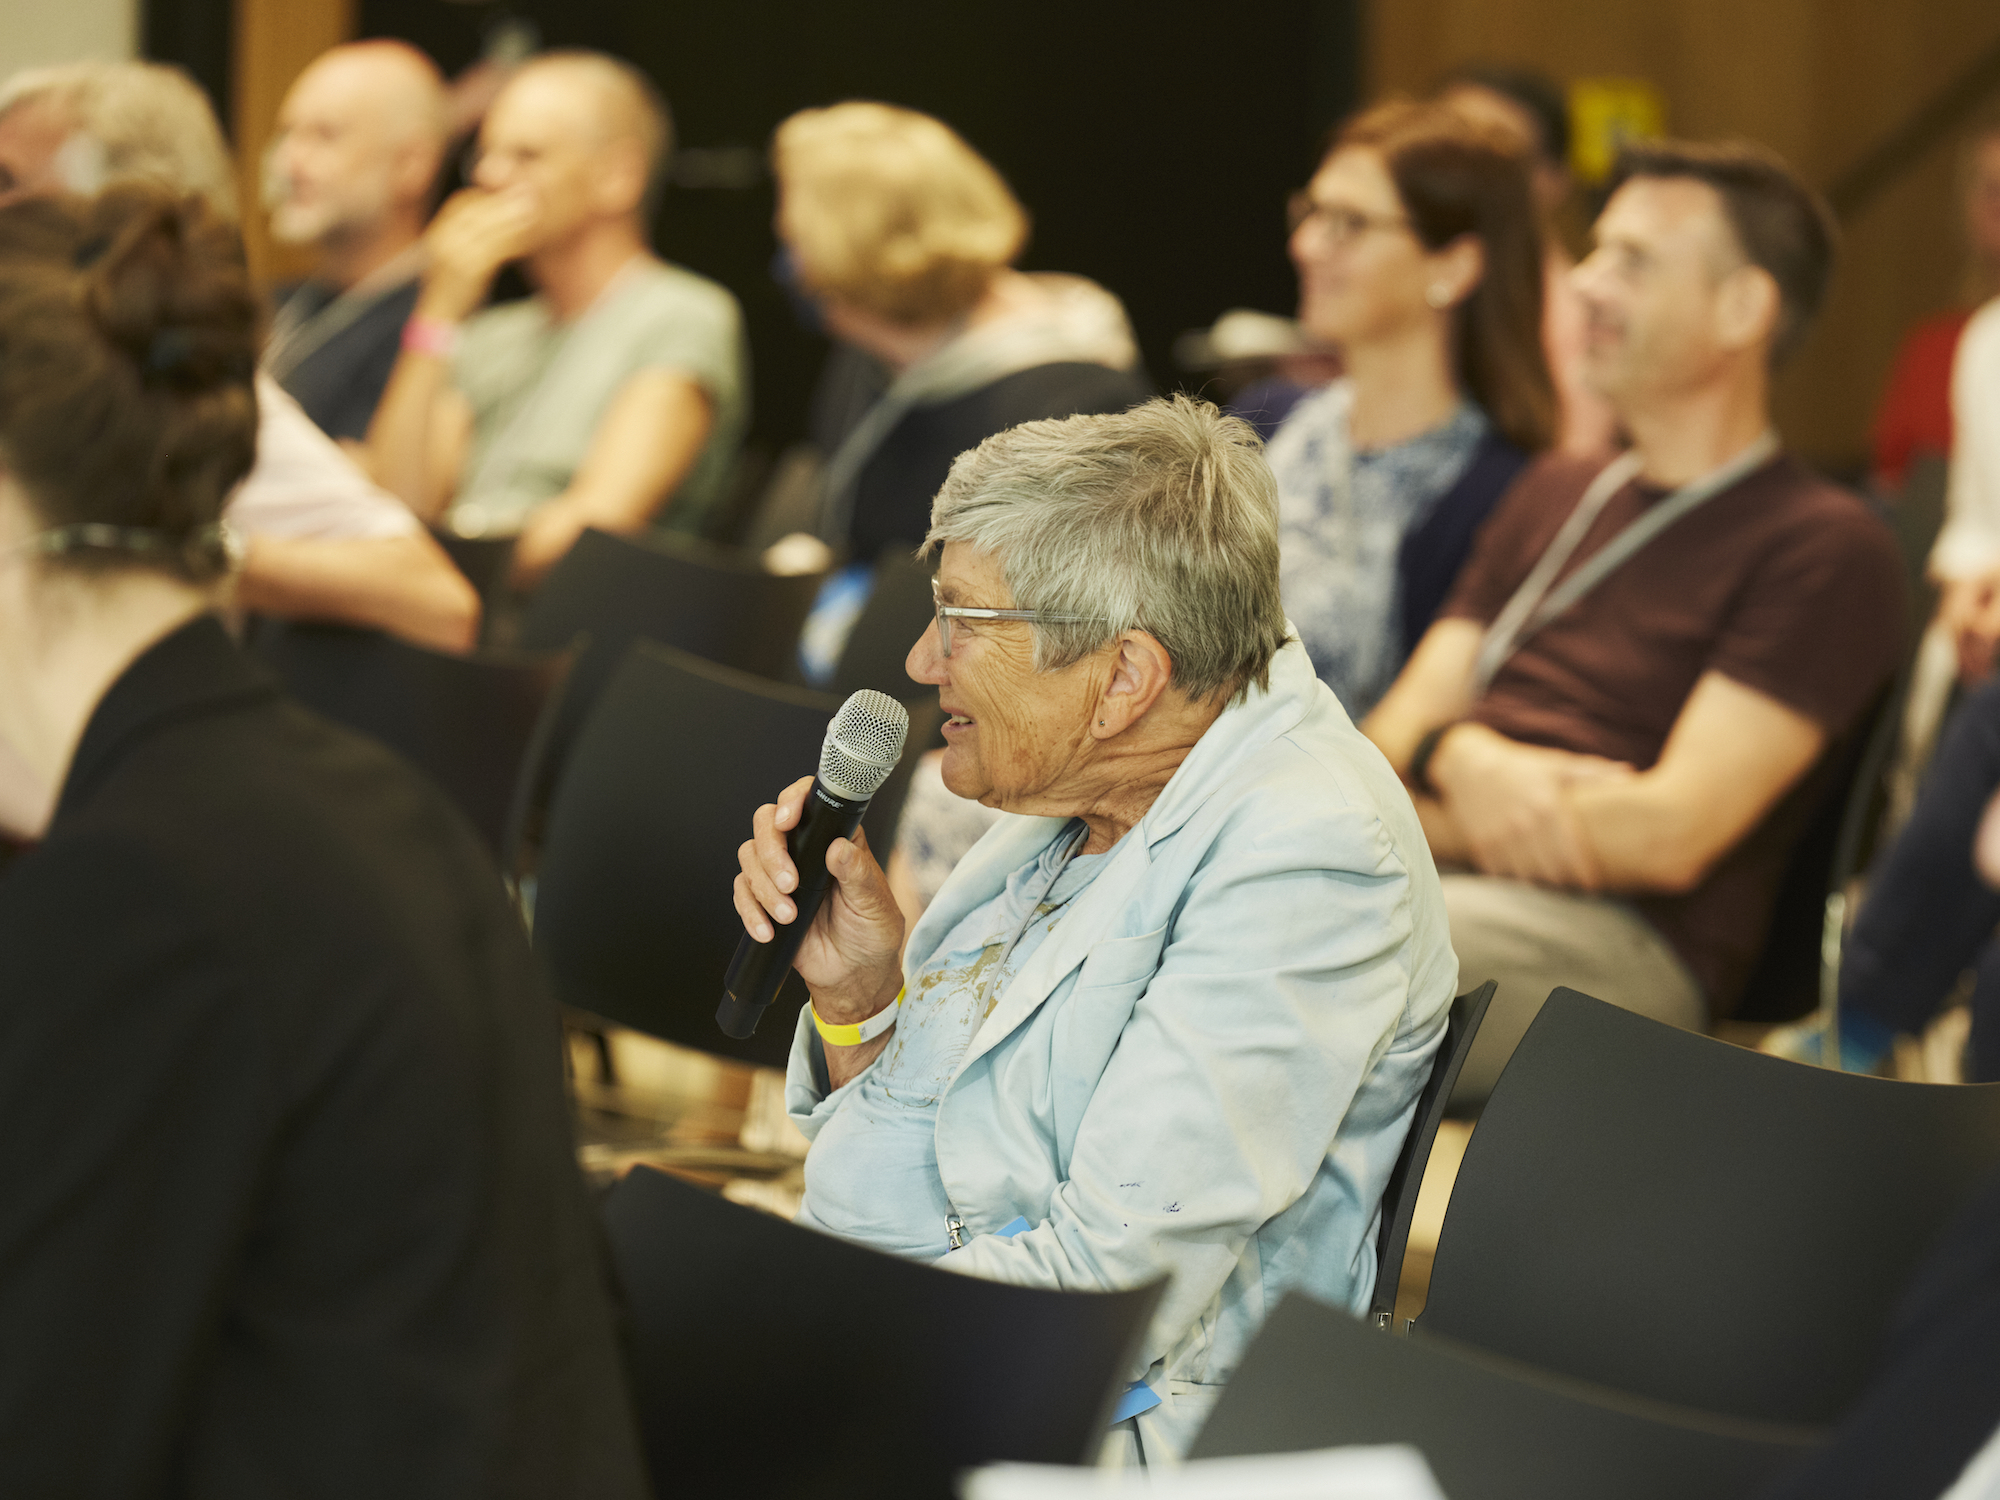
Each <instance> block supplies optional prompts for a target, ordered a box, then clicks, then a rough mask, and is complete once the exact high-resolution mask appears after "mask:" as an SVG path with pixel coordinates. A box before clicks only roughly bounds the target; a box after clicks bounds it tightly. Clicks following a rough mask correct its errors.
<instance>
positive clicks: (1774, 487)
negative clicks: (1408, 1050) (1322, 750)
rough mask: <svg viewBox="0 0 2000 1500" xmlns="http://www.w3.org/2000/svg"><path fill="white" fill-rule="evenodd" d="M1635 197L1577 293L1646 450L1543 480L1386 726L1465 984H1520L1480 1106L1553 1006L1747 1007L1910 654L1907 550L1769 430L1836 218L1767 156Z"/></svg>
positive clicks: (1495, 527)
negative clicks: (1819, 810)
mask: <svg viewBox="0 0 2000 1500" xmlns="http://www.w3.org/2000/svg"><path fill="white" fill-rule="evenodd" d="M1614 185H1615V191H1614V192H1613V193H1612V195H1611V198H1610V201H1609V202H1608V203H1607V204H1606V206H1605V210H1604V213H1603V215H1602V216H1601V217H1600V218H1599V220H1598V223H1597V248H1596V250H1595V251H1594V252H1593V253H1592V254H1591V256H1590V257H1589V259H1587V260H1586V261H1584V263H1583V264H1582V265H1581V266H1579V267H1578V268H1577V272H1576V278H1577V288H1578V291H1579V292H1580V293H1581V294H1582V296H1583V299H1584V304H1585V306H1586V308H1587V309H1588V311H1589V318H1590V341H1589V346H1588V347H1589V362H1588V365H1587V373H1588V374H1589V375H1590V378H1591V381H1592V383H1593V384H1594V385H1595V386H1596V387H1597V389H1598V390H1600V391H1602V392H1603V393H1604V395H1605V396H1606V398H1607V399H1609V400H1610V402H1611V404H1612V406H1613V407H1614V408H1615V409H1616V411H1617V413H1618V417H1619V420H1620V422H1621V423H1622V424H1623V425H1624V427H1625V428H1626V430H1627V431H1628V432H1629V433H1630V434H1631V436H1632V442H1633V447H1632V449H1631V451H1630V452H1629V453H1627V454H1625V455H1624V456H1622V457H1620V458H1618V459H1616V460H1614V461H1613V462H1612V463H1611V464H1609V465H1608V466H1607V465H1604V464H1602V463H1599V462H1584V461H1579V460H1576V459H1571V458H1567V457H1551V458H1547V459H1544V460H1542V461H1541V462H1539V463H1538V464H1537V465H1535V467H1534V468H1532V469H1531V470H1530V471H1529V472H1528V473H1527V474H1525V475H1523V476H1522V478H1521V480H1520V481H1519V482H1518V483H1517V484H1516V485H1515V487H1514V489H1513V490H1512V491H1511V492H1510V493H1509V494H1508V496H1507V497H1506V498H1505V499H1504V500H1503V501H1502V502H1501V504H1500V507H1499V508H1498V509H1497V510H1496V511H1495V512H1494V514H1493V516H1492V518H1491V519H1490V520H1489V521H1488V522H1487V524H1486V529H1485V530H1484V531H1483V532H1482V533H1481V535H1480V538H1479V542H1478V545H1477V546H1476V547H1475V548H1474V550H1473V556H1472V559H1471V561H1470V562H1469V563H1468V564H1467V566H1466V571H1465V574H1464V576H1463V577H1462V578H1461V579H1460V580H1459V583H1458V586H1457V588H1456V589H1455V590H1454V592H1453V595H1452V597H1451V599H1450V600H1449V601H1448V602H1447V604H1446V605H1445V607H1444V609H1443V611H1442V612H1441V618H1440V619H1439V622H1438V623H1437V624H1436V625H1433V626H1432V627H1431V629H1430V632H1429V634H1427V635H1426V636H1425V637H1424V640H1423V643H1422V644H1421V645H1420V646H1419V647H1418V648H1417V651H1416V653H1415V655H1414V656H1413V657H1412V658H1411V660H1410V664H1409V666H1408V667H1406V668H1405V669H1404V671H1403V675H1402V676H1401V677H1400V678H1398V679H1397V682H1396V685H1395V687H1394V688H1392V689H1391V690H1390V692H1389V693H1388V695H1387V696H1386V697H1384V699H1383V700H1382V702H1381V704H1380V705H1379V706H1378V707H1377V708H1376V710H1375V712H1374V714H1373V715H1371V716H1370V718H1369V720H1368V722H1367V724H1366V726H1365V728H1366V730H1367V732H1368V733H1369V735H1370V736H1371V737H1372V738H1373V739H1374V740H1375V741H1376V743H1377V744H1379V745H1380V746H1381V747H1382V749H1383V750H1384V752H1385V753H1386V754H1387V755H1388V757H1389V759H1390V762H1391V763H1392V764H1393V765H1394V766H1395V767H1396V768H1397V769H1398V770H1399V771H1400V772H1402V774H1403V775H1404V777H1405V779H1406V780H1407V781H1408V782H1409V784H1410V786H1411V787H1413V788H1414V789H1415V790H1416V791H1417V792H1418V793H1419V794H1420V795H1419V797H1418V803H1417V805H1418V809H1419V811H1420V812H1421V813H1422V815H1423V818H1424V828H1425V831H1426V833H1427V834H1428V835H1429V837H1430V847H1431V852H1432V854H1433V855H1434V856H1435V857H1436V858H1437V860H1438V863H1439V864H1440V865H1443V866H1448V867H1451V868H1452V870H1453V871H1455V873H1447V874H1446V875H1445V879H1444V889H1445V901H1446V904H1447V905H1448V907H1449V908H1450V911H1451V934H1452V944H1453V946H1454V948H1455V949H1456V950H1457V953H1458V959H1459V965H1460V968H1461V969H1462V971H1463V972H1464V974H1465V976H1466V980H1467V982H1468V983H1475V982H1477V981H1479V980H1483V979H1488V978H1492V979H1497V980H1498V981H1499V982H1500V991H1499V995H1498V997H1497V999H1496V1002H1495V1005H1494V1008H1493V1010H1492V1012H1491V1013H1489V1015H1488V1017H1487V1020H1486V1024H1485V1027H1484V1029H1483V1030H1482V1033H1481V1036H1480V1039H1479V1041H1478V1043H1477V1044H1476V1045H1475V1050H1474V1053H1473V1055H1472V1058H1471V1060H1470V1062H1469V1063H1468V1069H1467V1072H1468V1075H1469V1077H1468V1080H1467V1083H1466V1085H1465V1088H1466V1097H1468V1098H1470V1097H1473V1096H1476V1095H1481V1094H1483V1092H1484V1091H1485V1090H1486V1089H1487V1088H1488V1087H1490V1085H1491V1082H1492V1080H1493V1078H1494V1076H1495V1075H1496V1074H1497V1071H1498V1069H1499V1067H1500V1065H1501V1064H1502V1063H1504V1061H1505V1059H1506V1057H1507V1056H1508V1055H1509V1054H1510V1053H1511V1052H1512V1050H1513V1046H1514V1044H1515V1043H1516V1042H1517V1041H1518V1040H1519V1038H1520V1036H1521V1033H1522V1032H1523V1031H1525V1030H1526V1028H1527V1025H1528V1022H1529V1021H1530V1020H1531V1019H1532V1018H1533V1016H1534V1014H1535V1012H1536V1011H1537V1010H1538V1009H1539V1008H1540V1006H1541V1003H1542V1001H1543V1000H1545V999H1546V998H1547V996H1548V992H1549V991H1550V989H1552V988H1554V987H1555V986H1556V985H1569V986H1572V987H1574V988H1576V989H1580V990H1583V991H1585V992H1586V993H1588V994H1592V995H1596V996H1598V997H1600V998H1602V999H1604V1000H1607V1001H1610V1002H1612V1003H1614V1004H1617V1005H1622V1006H1625V1007H1626V1008H1628V1009H1631V1010H1636V1011H1640V1012H1642V1013H1644V1014H1646V1015H1650V1016H1653V1017H1656V1018H1658V1019H1661V1020H1665V1021H1669V1022H1672V1023H1674V1024H1677V1025H1681V1026H1690V1027H1697V1026H1701V1025H1703V1024H1704V1023H1705V1022H1707V1021H1708V1020H1709V1019H1711V1018H1712V1017H1719V1016H1727V1015H1728V1014H1730V1012H1731V1010H1732V1009H1733V1008H1734V1006H1735V1005H1736V1003H1737V999H1738V993H1739V991H1740V989H1741V988H1742V985H1743V983H1744V981H1745V979H1746V977H1747V976H1748V974H1749V972H1750V970H1751V968H1752V966H1753V965H1754V962H1755V960H1756V958H1757V955H1758V952H1759V949H1760V948H1761V946H1762V944H1763V941H1764V934H1765V928H1766V926H1767V924H1768V921H1769V916H1770V911H1771V906H1772V902H1773V901H1774V899H1775V896H1776V890H1777V886H1778V883H1779V880H1780V877H1781V875H1782V873H1783V870H1784V866H1785V860H1786V856H1787V855H1788V853H1789V852H1790V849H1791V846H1792V844H1793V842H1794V841H1795V840H1796V838H1797V836H1798V834H1799V833H1800V831H1801V829H1802V827H1803V825H1804V823H1805V821H1806V820H1807V819H1808V818H1809V817H1810V815H1811V814H1812V812H1813V811H1814V810H1815V808H1816V806H1817V804H1818V802H1819V800H1820V799H1821V797H1822V796H1823V794H1824V792H1825V789H1826V785H1827V778H1828V776H1829V775H1830V774H1831V772H1832V769H1833V767H1834V765H1835V763H1836V761H1837V759H1838V757H1837V755H1835V754H1833V753H1830V752H1833V751H1835V750H1836V749H1837V747H1838V746H1840V745H1841V744H1842V743H1843V742H1844V741H1845V740H1846V738H1847V737H1848V736H1849V735H1850V734H1851V733H1852V732H1854V731H1855V730H1856V729H1857V727H1858V726H1859V725H1860V724H1861V723H1862V721H1863V718H1864V716H1865V715H1866V714H1867V712H1868V710H1869V709H1870V708H1871V706H1873V705H1874V704H1875V703H1877V702H1878V701H1879V700H1880V696H1881V694H1882V692H1883V690H1884V688H1885V687H1886V685H1887V684H1888V682H1889V679H1890V677H1891V676H1892V674H1893V672H1894V670H1895V667H1896V664H1897V662H1898V660H1899V659H1900V654H1901V651H1900V645H1899V640H1900V637H1901V634H1902V610H1903V602H1902V584H1901V565H1900V563H1899V561H1898V557H1897V552H1896V548H1895V544H1894V542H1893V541H1892V539H1891V538H1890V536H1889V533H1888V530H1887V528H1886V527H1884V526H1883V525H1882V523H1881V522H1880V521H1879V520H1877V519H1876V518H1875V517H1874V515H1873V514H1872V513H1871V512H1870V511H1869V510H1868V508H1867V507H1866V506H1865V505H1864V504H1863V503H1862V502H1861V501H1860V500H1859V499H1858V498H1856V497H1855V496H1853V495H1850V494H1848V493H1847V492H1845V491H1843V490H1840V489H1837V488H1835V487H1834V486H1832V485H1830V484H1828V483H1826V482H1824V481H1823V480H1821V479H1819V478H1817V477H1816V476H1815V475H1813V474H1812V473H1811V472H1810V471H1809V470H1807V469H1806V468H1805V466H1804V465H1802V464H1800V463H1799V462H1798V461H1797V460H1795V459H1792V458H1789V457H1787V456H1785V455H1784V454H1783V453H1782V451H1781V450H1780V447H1779V443H1778V440H1777V437H1776V434H1775V433H1773V432H1772V430H1771V425H1770V423H1771V418H1770V384H1771V372H1772V368H1773V367H1774V365H1775V364H1776V363H1777V361H1779V360H1780V359H1782V357H1783V356H1784V355H1785V354H1786V353H1787V352H1789V351H1790V350H1791V349H1792V348H1793V347H1794V346H1795V345H1796V344H1797V343H1798V341H1799V339H1800V338H1801V337H1802V336H1803V334H1804V332H1805V329H1806V326H1807V324H1808V322H1809V320H1810V319H1811V317H1812V315H1813V312H1814V310H1815V309H1816V308H1817V307H1818V306H1819V304H1820V301H1821V298H1822V295H1823V293H1824V290H1825V287H1826V282H1827V279H1828V274H1829V272H1830V269H1831V265H1832V257H1833V249H1834V230H1833V226H1832V221H1831V219H1830V218H1829V217H1828V215H1827V213H1826V211H1825V209H1824V206H1823V205H1822V204H1821V203H1820V201H1819V200H1818V199H1817V198H1816V197H1815V196H1814V195H1813V194H1812V192H1811V190H1810V189H1808V188H1807V187H1805V185H1804V184H1802V183H1801V182H1800V181H1799V180H1798V179H1797V177H1796V176H1794V175H1793V173H1792V172H1791V171H1790V169H1789V168H1787V167H1786V166H1785V165H1784V164H1783V163H1782V162H1781V161H1779V160H1778V159H1777V158H1776V157H1775V156H1773V155H1772V154H1770V153H1768V152H1766V151H1764V150H1762V149H1761V148H1758V147H1754V146H1749V145H1693V144H1685V143H1674V142H1653V143H1648V144H1645V145H1635V146H1632V147H1630V148H1628V149H1627V150H1626V152H1625V153H1624V156H1623V158H1622V160H1621V162H1620V164H1619V167H1618V169H1617V173H1616V176H1615V179H1614Z"/></svg>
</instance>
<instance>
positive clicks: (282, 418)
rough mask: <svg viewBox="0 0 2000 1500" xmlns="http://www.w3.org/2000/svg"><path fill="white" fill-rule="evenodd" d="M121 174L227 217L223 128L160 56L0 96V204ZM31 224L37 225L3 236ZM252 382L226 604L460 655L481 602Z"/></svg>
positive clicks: (385, 499)
mask: <svg viewBox="0 0 2000 1500" xmlns="http://www.w3.org/2000/svg"><path fill="white" fill-rule="evenodd" d="M128 181H140V182H154V183H159V184H162V185H164V186H166V187H168V188H171V189H172V190H173V191H175V192H179V193H192V194H197V195H199V196H200V197H201V198H202V199H204V200H205V201H206V202H207V203H208V204H209V206H210V207H211V208H213V209H214V210H215V212H216V213H217V214H218V215H219V216H221V217H223V218H225V219H228V220H229V221H231V222H232V223H233V222H234V220H235V215H236V193H235V189H234V188H233V187H232V186H231V183H230V170H229V155H228V151H227V149H226V148H225V147H224V145H223V143H222V131H221V128H220V127H219V126H218V125H217V124H216V121H215V115H214V112H213V111H212V110H210V108H209V106H208V100H207V99H206V98H205V97H204V96H203V94H202V92H201V90H200V89H199V88H198V87H196V86H195V83H194V81H193V80H192V79H190V78H189V77H188V76H187V75H186V74H184V73H181V72H179V71H178V70H176V69H173V68H168V67H163V66H161V65H160V64H157V63H140V62H130V63H78V64H75V65H73V66H69V67H62V68H50V69H44V70H41V71H38V72H32V73H22V74H19V75H17V76H16V77H14V78H13V79H11V80H9V81H8V83H7V84H6V86H5V87H4V88H0V184H4V189H0V202H6V201H10V200H11V199H14V198H18V197H21V196H24V195H29V194H37V193H47V192H54V191H60V190H64V189H67V190H69V191H74V192H95V191H97V190H98V189H100V188H102V187H104V186H106V185H108V184H112V183H118V182H128ZM30 230H32V232H34V233H38V234H39V233H43V232H45V231H48V226H46V225H23V224H17V225H16V226H15V228H14V230H13V231H12V232H13V233H15V234H16V236H17V237H18V236H19V235H20V234H23V233H28V232H30ZM48 232H54V233H56V234H57V235H58V236H60V235H61V234H62V233H63V231H62V228H61V226H60V225H56V226H55V227H54V229H53V231H48ZM77 248H79V249H80V248H81V247H77ZM256 389H257V405H258V441H257V461H256V464H255V466H254V467H253V468H252V469H251V471H250V474H249V477H248V478H246V479H245V480H244V482H243V484H242V486H241V487H240V488H239V489H238V490H237V491H236V493H235V494H234V495H233V496H232V497H231V498H230V501H229V508H228V511H227V514H226V516H225V519H226V520H227V521H228V522H229V524H230V526H231V527H232V528H233V529H234V530H235V531H236V532H237V533H238V534H239V535H240V536H241V538H242V539H243V542H244V544H245V547H246V549H247V550H246V553H245V557H244V560H243V567H242V570H241V572H240V574H239V576H238V580H237V585H236V601H237V603H238V604H239V605H241V606H242V607H244V608H246V609H252V610H257V611H259V612H261V613H265V614H273V615H288V616H297V617H300V618H306V619H316V620H335V621H339V622H341V623H343V624H349V625H362V626H368V627H372V628H375V629H380V630H387V631H390V632H392V633H393V634H396V635H400V636H403V637H405V638H406V639H409V640H413V641H416V642H418V643H419V644H421V645H427V646H433V647H436V648H438V649H441V650H449V651H462V650H465V649H466V648H467V647H469V646H471V644H472V643H473V640H474V638H475V636H476V635H477V634H478V629H479V598H478V595H477V594H476V593H474V591H473V589H472V586H471V585H470V584H469V583H467V582H466V581H465V578H464V577H463V575H461V574H460V573H459V571H458V569H457V568H455V567H453V566H452V563H451V559H450V558H448V557H446V556H445V554H444V550H443V549H442V548H441V547H439V546H438V545H437V543H436V542H435V541H433V540H432V539H431V537H429V536H428V535H426V534H425V532H424V530H423V527H422V526H421V525H419V524H418V522H417V521H416V519H415V518H414V517H412V516H411V515H410V514H409V511H408V508H407V507H405V506H403V505H402V504H400V503H399V502H398V501H397V500H396V498H395V497H394V496H393V495H390V494H387V493H386V492H384V491H383V490H381V489H379V488H378V487H377V486H376V485H375V484H373V483H372V482H371V481H370V480H369V479H368V477H367V475H365V474H363V473H362V472H361V470H360V469H358V468H357V467H355V465H354V463H353V462H352V461H351V460H350V459H349V458H348V457H347V456H346V455H345V454H343V453H342V452H340V450H339V449H338V448H336V447H335V446H334V444H333V442H332V441H331V440H330V439H329V438H327V436H326V435H325V434H324V433H322V432H320V431H319V429H318V428H316V427H314V426H313V424H312V422H311V420H310V419H309V418H308V417H307V416H306V415H305V413H304V412H302V411H301V410H300V409H299V407H298V404H297V403H296V402H294V401H293V400H292V398H291V397H289V396H287V395H286V394H285V393H284V392H283V391H282V390H280V389H279V388H278V386H277V384H276V383H275V382H273V381H271V380H270V379H268V378H266V377H261V376H260V377H259V379H258V381H257V387H256Z"/></svg>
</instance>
